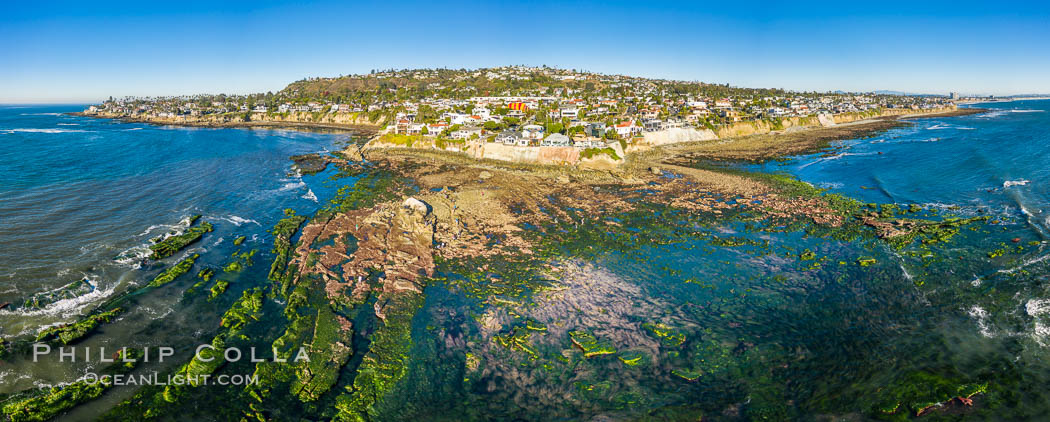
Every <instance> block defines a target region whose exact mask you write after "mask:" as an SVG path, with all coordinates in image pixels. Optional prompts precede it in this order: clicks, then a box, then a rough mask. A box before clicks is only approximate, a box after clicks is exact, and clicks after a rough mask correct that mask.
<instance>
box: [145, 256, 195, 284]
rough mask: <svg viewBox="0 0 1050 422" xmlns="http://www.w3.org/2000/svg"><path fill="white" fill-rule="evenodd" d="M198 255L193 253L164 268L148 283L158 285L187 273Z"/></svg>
mask: <svg viewBox="0 0 1050 422" xmlns="http://www.w3.org/2000/svg"><path fill="white" fill-rule="evenodd" d="M199 257H200V254H193V255H190V256H189V257H187V258H186V259H183V260H182V261H179V263H178V264H175V266H174V267H171V268H168V269H167V270H164V272H162V273H160V274H159V275H157V277H155V278H154V279H153V281H151V282H150V283H149V285H150V286H153V287H160V286H163V285H165V284H168V283H171V282H172V281H175V279H176V278H178V277H179V276H181V275H183V274H186V273H188V272H189V271H190V268H192V267H193V263H194V262H196V261H197V258H199Z"/></svg>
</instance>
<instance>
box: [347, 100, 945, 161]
mask: <svg viewBox="0 0 1050 422" xmlns="http://www.w3.org/2000/svg"><path fill="white" fill-rule="evenodd" d="M957 111H959V110H958V109H957V108H956V107H955V106H951V107H939V108H930V109H921V110H914V109H882V110H874V111H867V112H850V113H839V114H831V113H819V114H814V115H811V116H804V117H786V118H780V119H762V120H753V121H745V122H736V123H732V124H729V125H725V126H721V127H718V128H669V129H664V130H659V131H653V132H644V133H643V134H641V135H639V136H636V137H634V138H632V139H631V140H629V141H626V142H622V143H621V142H615V141H614V142H609V143H608V144H607V148H604V149H581V148H574V147H562V146H514V145H504V144H502V143H497V142H485V140H484V139H476V140H471V141H462V140H460V141H455V140H445V139H436V138H432V137H426V136H415V137H409V136H404V135H398V136H395V137H390V136H384V135H382V134H379V135H375V136H373V137H372V139H371V140H369V141H368V143H366V144H365V146H364V148H365V149H389V148H405V149H411V150H441V151H446V152H453V153H461V154H465V155H467V156H469V157H471V158H474V159H479V160H480V159H491V160H499V161H507V162H514V163H524V164H539V165H568V166H577V167H580V168H592V169H611V168H616V167H617V166H620V165H621V164H623V163H624V162H625V160H624V159H625V158H626V155H627V154H630V153H635V152H644V151H648V150H651V149H653V148H659V147H665V146H671V145H676V144H687V143H694V142H705V141H729V140H732V139H736V138H742V137H747V136H753V135H765V134H777V133H789V132H791V133H793V132H798V131H804V130H811V129H821V128H830V127H836V126H843V127H849V126H851V125H854V124H861V123H866V122H873V121H878V120H886V119H890V120H894V119H900V118H909V117H924V116H933V115H940V114H945V113H954V112H957ZM624 144H626V148H625V147H624Z"/></svg>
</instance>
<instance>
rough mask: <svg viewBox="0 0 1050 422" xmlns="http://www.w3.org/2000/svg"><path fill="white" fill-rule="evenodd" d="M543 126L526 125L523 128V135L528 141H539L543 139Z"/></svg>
mask: <svg viewBox="0 0 1050 422" xmlns="http://www.w3.org/2000/svg"><path fill="white" fill-rule="evenodd" d="M543 131H544V129H543V126H540V125H525V126H523V127H522V128H521V137H522V139H525V140H527V141H539V140H540V139H543Z"/></svg>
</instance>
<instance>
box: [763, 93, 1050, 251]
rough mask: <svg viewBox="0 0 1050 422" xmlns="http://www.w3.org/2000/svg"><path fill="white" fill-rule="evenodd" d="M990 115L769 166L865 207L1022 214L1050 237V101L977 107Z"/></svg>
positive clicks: (919, 126)
mask: <svg viewBox="0 0 1050 422" xmlns="http://www.w3.org/2000/svg"><path fill="white" fill-rule="evenodd" d="M973 107H979V108H985V109H988V112H985V113H981V114H975V115H969V116H960V117H948V118H932V119H915V120H912V123H914V124H913V125H911V126H909V127H904V128H898V129H893V130H890V131H887V132H885V133H881V134H878V135H876V136H874V137H872V138H868V139H854V140H848V141H843V142H841V143H839V144H837V145H836V148H835V149H834V150H833V151H830V152H827V153H821V154H814V155H807V156H802V157H796V158H794V159H791V160H789V161H786V162H772V163H767V164H765V165H763V166H759V167H758V168H759V169H761V170H763V171H776V172H787V173H789V174H792V175H794V176H797V177H798V178H800V179H801V180H803V181H806V182H809V183H811V184H814V185H816V186H819V187H824V188H828V189H829V191H830V192H834V193H840V194H843V195H846V196H849V197H853V198H857V199H860V200H862V201H865V202H874V203H884V202H891V203H900V204H921V205H931V206H939V207H942V208H945V207H961V208H962V209H961V210H957V211H958V212H959V213H962V214H976V213H977V211H978V210H982V209H983V210H985V211H986V212H988V213H990V214H994V215H1000V216H1004V217H1005V216H1015V217H1022V218H1025V219H1027V220H1028V222H1029V226H1028V228H1029V229H1030V230H1032V231H1033V232H1035V233H1037V234H1038V235H1039V236H1040V238H1041V240H1046V239H1047V236H1050V232H1048V231H1047V228H1048V227H1050V220H1048V219H1050V184H1048V183H1047V181H1050V131H1048V130H1047V127H1050V100H1031V101H1012V102H999V103H984V104H977V105H974V106H973Z"/></svg>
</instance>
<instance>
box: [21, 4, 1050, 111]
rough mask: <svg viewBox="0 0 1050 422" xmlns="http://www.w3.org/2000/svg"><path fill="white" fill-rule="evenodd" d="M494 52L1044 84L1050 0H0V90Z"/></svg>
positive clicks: (651, 68) (715, 78) (497, 59)
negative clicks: (1028, 0)
mask: <svg viewBox="0 0 1050 422" xmlns="http://www.w3.org/2000/svg"><path fill="white" fill-rule="evenodd" d="M154 3H157V4H154ZM856 3H862V4H856ZM505 64H529V65H543V64H546V65H550V66H557V67H562V68H570V69H572V68H575V69H586V70H592V71H598V72H603V73H623V74H631V75H640V76H650V77H661V78H673V79H685V80H700V81H704V82H713V83H729V84H731V85H736V86H753V87H778V88H787V89H794V90H817V91H827V90H847V91H869V90H876V89H890V90H901V91H908V92H923V93H947V92H948V91H960V92H964V93H981V94H996V95H1003V94H1011V93H1034V92H1038V93H1050V5H1047V3H1046V2H1040V3H1036V2H1031V3H1026V2H988V1H982V2H967V1H954V2H941V1H922V0H912V1H908V2H849V1H836V2H799V1H794V2H749V1H745V0H737V1H728V2H726V1H722V2H659V1H652V2H650V1H631V2H624V1H600V2H599V1H595V2H572V1H559V2H545V1H530V2H435V1H422V2H396V1H382V2H353V3H351V2H299V3H286V2H285V3H277V2H266V1H252V2H238V1H228V2H219V1H180V2H143V1H136V2H127V3H123V2H105V1H99V2H69V3H62V2H53V3H49V2H41V1H37V2H14V1H11V2H3V4H0V102H5V103H12V102H88V101H98V100H99V99H102V98H105V97H108V96H110V95H112V96H124V95H179V94H195V93H227V94H235V93H249V92H265V91H277V90H279V89H281V88H282V87H284V86H285V85H286V84H287V83H289V82H292V81H294V80H297V79H302V78H304V77H310V76H337V75H341V74H351V73H367V72H368V71H370V70H371V69H388V68H415V67H449V68H461V67H465V68H476V67H486V66H499V65H505Z"/></svg>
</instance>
